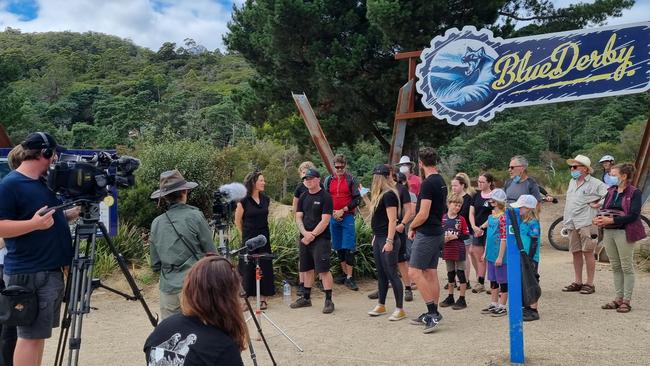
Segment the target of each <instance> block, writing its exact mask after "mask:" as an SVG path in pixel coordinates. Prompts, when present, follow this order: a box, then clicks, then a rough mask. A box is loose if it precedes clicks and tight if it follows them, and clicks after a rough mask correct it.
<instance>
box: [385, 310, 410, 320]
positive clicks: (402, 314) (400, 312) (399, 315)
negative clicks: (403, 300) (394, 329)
mask: <svg viewBox="0 0 650 366" xmlns="http://www.w3.org/2000/svg"><path fill="white" fill-rule="evenodd" d="M404 318H406V312H404V310H403V309H396V310H395V311H394V312H393V314H392V315H391V316H389V317H388V320H390V321H393V322H395V321H398V320H402V319H404Z"/></svg>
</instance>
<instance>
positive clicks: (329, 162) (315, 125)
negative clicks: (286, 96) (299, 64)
mask: <svg viewBox="0 0 650 366" xmlns="http://www.w3.org/2000/svg"><path fill="white" fill-rule="evenodd" d="M291 96H292V97H293V101H294V102H296V106H297V107H298V110H299V111H300V115H301V116H302V119H303V120H304V121H305V124H306V125H307V129H308V130H309V134H310V135H311V139H312V140H313V141H314V145H316V149H318V153H319V154H320V157H321V159H323V163H325V167H326V168H327V170H328V171H329V172H330V174H332V175H333V174H334V153H332V148H331V147H330V144H329V142H327V137H325V133H324V132H323V129H322V128H321V127H320V123H319V122H318V118H316V114H315V113H314V110H313V109H312V108H311V104H309V100H307V96H306V95H305V94H304V93H302V94H294V93H291Z"/></svg>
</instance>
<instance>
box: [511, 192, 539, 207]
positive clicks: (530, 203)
mask: <svg viewBox="0 0 650 366" xmlns="http://www.w3.org/2000/svg"><path fill="white" fill-rule="evenodd" d="M510 207H513V208H520V207H526V208H532V209H534V208H536V207H537V198H535V197H533V196H531V195H529V194H522V195H521V196H519V198H517V202H514V203H512V204H511V205H510Z"/></svg>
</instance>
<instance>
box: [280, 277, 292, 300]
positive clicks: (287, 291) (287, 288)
mask: <svg viewBox="0 0 650 366" xmlns="http://www.w3.org/2000/svg"><path fill="white" fill-rule="evenodd" d="M282 294H283V295H284V296H283V299H284V302H285V304H288V303H290V302H291V285H290V284H289V282H287V281H286V280H284V281H282Z"/></svg>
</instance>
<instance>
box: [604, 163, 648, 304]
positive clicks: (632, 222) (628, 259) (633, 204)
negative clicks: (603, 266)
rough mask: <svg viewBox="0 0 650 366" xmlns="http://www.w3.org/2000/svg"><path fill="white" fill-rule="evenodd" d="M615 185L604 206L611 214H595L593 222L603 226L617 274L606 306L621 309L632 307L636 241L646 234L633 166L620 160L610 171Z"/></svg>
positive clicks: (610, 256) (608, 190) (613, 268)
mask: <svg viewBox="0 0 650 366" xmlns="http://www.w3.org/2000/svg"><path fill="white" fill-rule="evenodd" d="M609 175H610V176H611V182H612V186H611V187H609V188H608V189H607V195H606V196H605V201H604V205H603V209H605V210H608V211H609V215H601V216H596V217H595V218H594V220H593V222H594V224H595V225H597V226H598V227H600V228H602V229H603V243H604V245H605V250H606V251H607V256H608V257H609V263H610V264H611V265H612V273H613V274H614V291H615V292H616V297H615V298H614V300H613V301H612V302H610V303H607V304H605V305H603V306H602V308H603V309H616V311H617V312H619V313H629V312H630V311H631V310H632V306H631V305H630V301H631V300H632V290H633V289H634V249H635V246H636V245H635V243H636V242H637V241H639V240H641V239H643V238H645V237H646V234H645V230H644V228H643V224H642V223H641V219H640V215H641V206H642V205H643V202H642V201H641V191H640V190H638V189H637V188H636V187H635V186H633V185H632V177H633V176H634V166H633V165H632V164H618V165H615V166H614V167H612V168H611V169H610V171H609Z"/></svg>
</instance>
